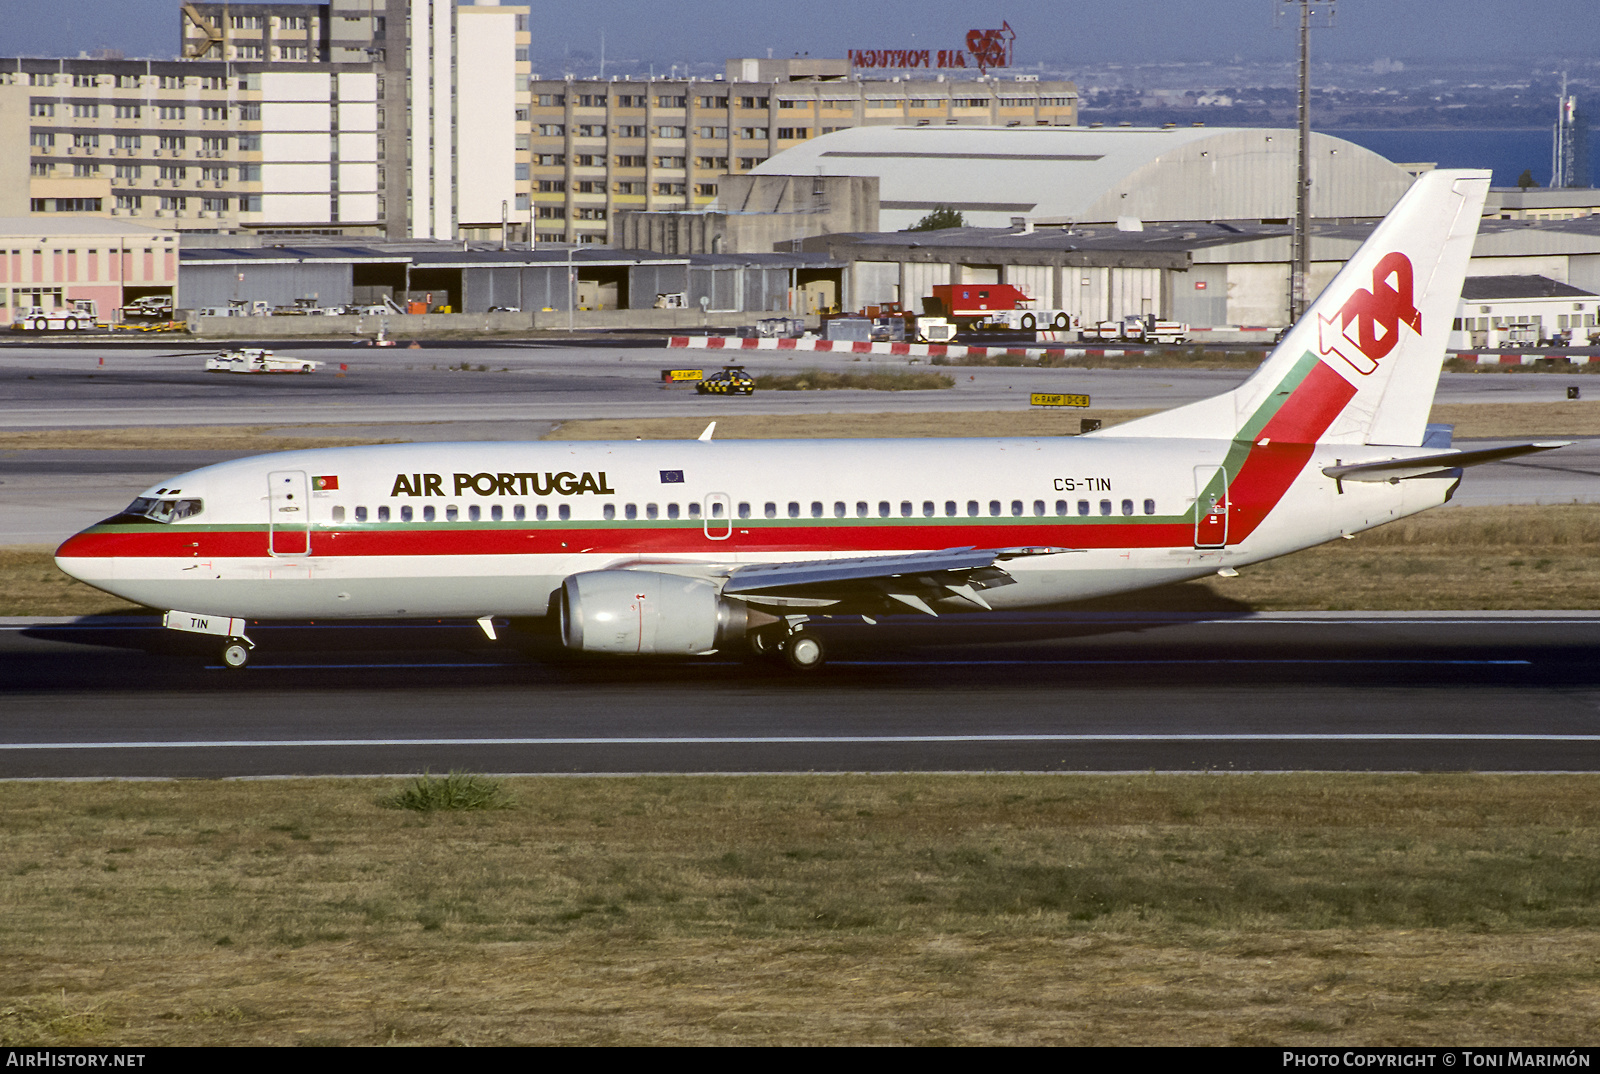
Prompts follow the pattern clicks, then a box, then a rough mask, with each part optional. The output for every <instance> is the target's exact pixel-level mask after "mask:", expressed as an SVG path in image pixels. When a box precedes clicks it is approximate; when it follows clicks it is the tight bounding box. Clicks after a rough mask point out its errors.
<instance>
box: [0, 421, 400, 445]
mask: <svg viewBox="0 0 1600 1074" xmlns="http://www.w3.org/2000/svg"><path fill="white" fill-rule="evenodd" d="M291 428H293V426H284V425H153V426H128V427H126V428H117V429H27V430H6V431H0V451H58V450H61V449H62V448H73V449H76V450H82V451H149V450H151V449H152V448H161V449H165V450H179V451H263V452H265V451H294V450H298V449H300V448H324V447H358V446H360V445H362V444H395V443H399V442H400V441H397V440H376V439H372V438H370V437H360V436H294V435H292V434H290V433H287V432H285V430H286V429H291Z"/></svg>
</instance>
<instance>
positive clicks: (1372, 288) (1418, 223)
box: [1089, 171, 1489, 446]
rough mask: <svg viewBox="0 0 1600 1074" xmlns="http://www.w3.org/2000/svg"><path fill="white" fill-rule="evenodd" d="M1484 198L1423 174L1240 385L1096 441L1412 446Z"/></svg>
mask: <svg viewBox="0 0 1600 1074" xmlns="http://www.w3.org/2000/svg"><path fill="white" fill-rule="evenodd" d="M1488 192H1489V173H1488V172H1487V171H1433V172H1426V173H1424V174H1423V175H1422V176H1420V177H1419V178H1418V179H1417V181H1416V182H1415V183H1413V184H1412V186H1411V189H1410V190H1408V191H1407V192H1406V194H1405V196H1404V197H1402V198H1401V199H1400V201H1399V202H1398V203H1397V204H1396V205H1395V207H1394V208H1393V209H1392V210H1390V212H1389V215H1388V216H1386V217H1385V218H1384V219H1383V221H1382V223H1380V224H1379V225H1378V227H1377V229H1376V230H1375V231H1373V233H1372V236H1371V237H1370V238H1369V239H1367V241H1366V242H1365V243H1363V244H1362V245H1361V248H1360V249H1359V250H1357V251H1356V253H1355V256H1354V257H1352V258H1351V259H1350V260H1349V261H1348V262H1347V263H1346V264H1345V266H1344V268H1343V269H1341V270H1340V272H1339V274H1338V275H1337V276H1335V277H1334V279H1333V282H1332V283H1330V284H1329V285H1328V286H1327V288H1326V289H1324V290H1323V292H1322V294H1321V295H1320V296H1319V297H1318V298H1317V300H1316V301H1315V302H1314V303H1312V305H1311V307H1310V308H1309V309H1307V310H1306V312H1305V314H1304V316H1302V317H1301V318H1300V320H1299V321H1297V322H1295V325H1294V327H1293V328H1291V329H1290V330H1289V333H1288V334H1287V335H1286V336H1285V337H1284V339H1283V342H1282V343H1280V344H1279V345H1278V346H1277V348H1276V349H1274V350H1273V352H1272V354H1271V355H1270V356H1268V358H1267V360H1266V361H1265V362H1263V363H1262V364H1261V368H1260V369H1258V370H1257V371H1256V372H1255V373H1254V374H1253V375H1252V376H1251V377H1250V379H1249V380H1247V381H1245V382H1244V383H1243V384H1241V385H1240V386H1239V387H1238V388H1235V389H1234V390H1233V391H1231V392H1227V393H1224V394H1223V395H1219V396H1215V397H1214V398H1211V399H1203V400H1201V401H1199V402H1196V403H1191V404H1189V405H1187V406H1181V407H1178V408H1176V409H1174V410H1168V411H1165V412H1164V413H1161V414H1152V415H1150V416H1149V417H1146V418H1139V419H1137V420H1135V421H1131V422H1128V423H1126V424H1124V425H1119V426H1116V427H1114V428H1111V429H1107V430H1105V431H1104V432H1102V433H1100V434H1099V435H1102V436H1155V437H1196V438H1206V439H1223V438H1227V439H1239V440H1256V439H1260V438H1264V437H1265V438H1270V439H1272V440H1274V441H1277V442H1287V443H1305V444H1310V443H1335V444H1394V445H1410V446H1416V445H1420V444H1422V442H1423V437H1424V435H1425V433H1426V429H1427V423H1428V412H1429V410H1430V409H1431V408H1432V406H1433V393H1434V390H1435V389H1436V388H1437V387H1438V383H1439V369H1440V366H1441V365H1442V364H1443V362H1444V349H1445V343H1446V340H1447V337H1448V334H1449V332H1450V324H1451V321H1452V320H1453V318H1454V317H1455V311H1456V306H1457V303H1459V302H1460V300H1461V283H1462V280H1463V279H1465V278H1466V271H1467V261H1468V259H1469V258H1470V257H1471V256H1472V244H1473V240H1474V239H1475V238H1476V236H1477V233H1478V220H1479V218H1480V217H1481V216H1482V214H1483V202H1484V199H1485V197H1486V196H1487V195H1488ZM1089 435H1096V434H1092V433H1091V434H1089Z"/></svg>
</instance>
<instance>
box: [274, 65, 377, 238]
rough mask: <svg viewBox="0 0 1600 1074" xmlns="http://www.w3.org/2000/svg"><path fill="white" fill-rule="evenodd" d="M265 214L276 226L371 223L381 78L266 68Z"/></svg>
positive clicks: (374, 209) (374, 218)
mask: <svg viewBox="0 0 1600 1074" xmlns="http://www.w3.org/2000/svg"><path fill="white" fill-rule="evenodd" d="M252 77H253V78H259V79H260V84H261V195H260V198H261V204H260V206H259V209H258V211H259V212H260V214H261V217H260V218H261V219H263V220H269V221H271V222H272V223H273V224H274V225H276V226H279V227H283V226H292V225H294V224H305V225H307V226H308V227H313V226H318V225H323V226H325V225H328V224H337V225H352V224H353V225H370V226H372V227H374V228H376V227H377V226H378V225H379V224H380V223H381V221H382V219H383V213H382V210H381V208H380V205H379V194H378V76H377V75H376V74H374V73H372V72H359V71H346V72H338V73H334V72H331V71H293V70H290V71H263V72H262V73H261V74H259V75H255V76H252Z"/></svg>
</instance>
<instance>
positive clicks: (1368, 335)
mask: <svg viewBox="0 0 1600 1074" xmlns="http://www.w3.org/2000/svg"><path fill="white" fill-rule="evenodd" d="M1411 284H1412V272H1411V259H1410V258H1409V257H1407V256H1406V255H1405V254H1402V253H1400V252H1398V251H1396V252H1395V253H1392V254H1387V255H1385V256H1384V258H1383V260H1382V261H1379V262H1378V265H1377V267H1376V268H1374V269H1373V270H1372V290H1370V291H1369V290H1367V289H1366V288H1362V289H1361V290H1359V291H1357V292H1356V293H1355V294H1353V295H1351V296H1350V297H1349V299H1347V300H1346V301H1345V304H1344V305H1343V306H1342V307H1340V309H1339V312H1338V313H1336V314H1334V315H1333V316H1332V317H1323V316H1322V315H1321V314H1318V315H1317V349H1318V351H1319V352H1320V353H1321V354H1323V355H1324V356H1326V355H1329V354H1337V355H1338V356H1339V357H1340V358H1343V359H1344V360H1345V361H1346V362H1348V363H1349V364H1350V367H1351V368H1352V369H1354V370H1355V371H1356V372H1357V373H1360V374H1361V375H1362V376H1367V375H1369V374H1371V373H1374V372H1376V371H1377V369H1378V362H1380V361H1381V360H1382V359H1383V358H1384V357H1386V356H1387V355H1388V353H1389V352H1390V351H1392V350H1394V345H1395V344H1396V343H1398V342H1399V341H1400V326H1401V325H1406V326H1407V327H1408V328H1410V329H1411V330H1412V331H1413V332H1416V333H1417V334H1418V335H1421V333H1422V313H1421V311H1419V310H1418V309H1417V307H1416V304H1415V303H1414V302H1413V299H1412V293H1411Z"/></svg>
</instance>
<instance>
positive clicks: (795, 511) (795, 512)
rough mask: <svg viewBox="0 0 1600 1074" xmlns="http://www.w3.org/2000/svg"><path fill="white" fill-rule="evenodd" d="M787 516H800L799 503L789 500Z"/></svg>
mask: <svg viewBox="0 0 1600 1074" xmlns="http://www.w3.org/2000/svg"><path fill="white" fill-rule="evenodd" d="M789 517H790V518H799V517H800V505H799V504H797V503H795V502H794V501H793V500H790V501H789Z"/></svg>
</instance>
